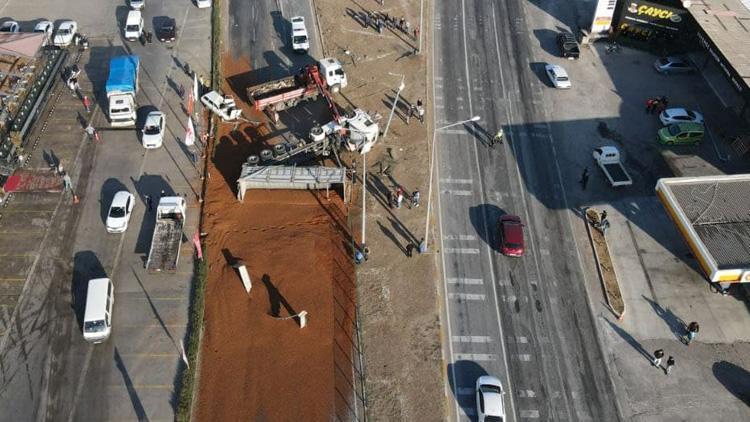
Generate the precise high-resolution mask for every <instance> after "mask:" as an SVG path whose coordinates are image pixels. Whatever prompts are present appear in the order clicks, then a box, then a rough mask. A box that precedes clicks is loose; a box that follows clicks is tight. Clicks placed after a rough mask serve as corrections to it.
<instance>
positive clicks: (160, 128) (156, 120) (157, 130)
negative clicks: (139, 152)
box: [142, 110, 165, 149]
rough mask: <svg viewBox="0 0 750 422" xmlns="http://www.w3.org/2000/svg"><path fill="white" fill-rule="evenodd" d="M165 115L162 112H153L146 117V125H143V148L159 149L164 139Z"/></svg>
mask: <svg viewBox="0 0 750 422" xmlns="http://www.w3.org/2000/svg"><path fill="white" fill-rule="evenodd" d="M164 121H165V119H164V113H162V112H161V111H158V110H157V111H152V112H150V113H148V116H146V123H145V124H144V125H143V137H142V142H143V148H148V149H152V148H159V147H160V146H161V144H162V142H163V139H164Z"/></svg>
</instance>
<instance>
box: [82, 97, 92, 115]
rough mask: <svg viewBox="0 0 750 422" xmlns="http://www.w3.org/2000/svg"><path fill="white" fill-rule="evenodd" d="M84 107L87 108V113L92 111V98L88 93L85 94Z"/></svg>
mask: <svg viewBox="0 0 750 422" xmlns="http://www.w3.org/2000/svg"><path fill="white" fill-rule="evenodd" d="M83 107H84V108H85V109H86V113H91V100H89V96H88V95H84V96H83Z"/></svg>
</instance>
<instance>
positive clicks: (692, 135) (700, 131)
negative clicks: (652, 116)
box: [658, 123, 706, 145]
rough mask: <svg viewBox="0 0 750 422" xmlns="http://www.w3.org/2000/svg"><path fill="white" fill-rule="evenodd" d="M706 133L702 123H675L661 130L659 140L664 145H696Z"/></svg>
mask: <svg viewBox="0 0 750 422" xmlns="http://www.w3.org/2000/svg"><path fill="white" fill-rule="evenodd" d="M705 133H706V128H705V127H704V126H703V124H702V123H673V124H671V125H669V126H667V127H663V128H661V129H659V132H658V138H659V143H660V144H662V145H696V144H698V143H700V141H702V140H703V136H704V135H705Z"/></svg>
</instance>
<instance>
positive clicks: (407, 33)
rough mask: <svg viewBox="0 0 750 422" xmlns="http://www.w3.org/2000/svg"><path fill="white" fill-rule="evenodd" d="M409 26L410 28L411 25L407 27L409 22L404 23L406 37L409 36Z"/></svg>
mask: <svg viewBox="0 0 750 422" xmlns="http://www.w3.org/2000/svg"><path fill="white" fill-rule="evenodd" d="M409 26H411V25H409V21H406V22H404V33H405V34H406V35H409V32H410V31H409Z"/></svg>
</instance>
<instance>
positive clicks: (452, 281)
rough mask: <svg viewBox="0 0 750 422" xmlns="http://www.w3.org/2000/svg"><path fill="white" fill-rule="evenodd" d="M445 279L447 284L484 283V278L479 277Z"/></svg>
mask: <svg viewBox="0 0 750 422" xmlns="http://www.w3.org/2000/svg"><path fill="white" fill-rule="evenodd" d="M445 281H447V282H448V284H466V285H481V284H484V280H482V279H481V278H446V279H445Z"/></svg>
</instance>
